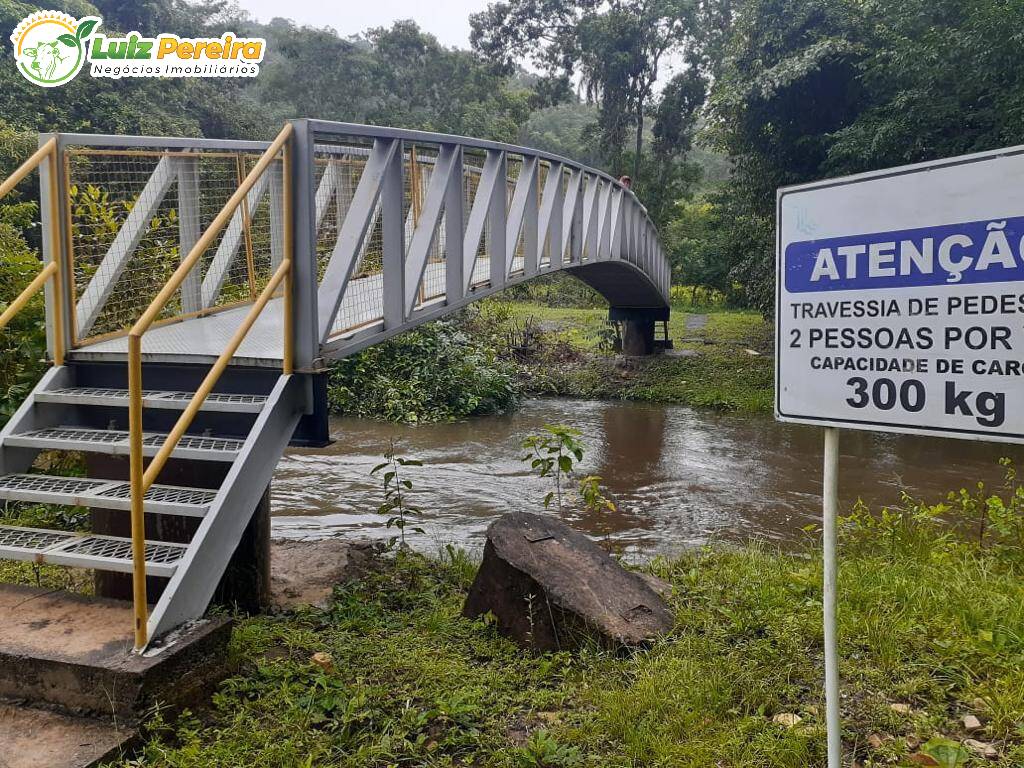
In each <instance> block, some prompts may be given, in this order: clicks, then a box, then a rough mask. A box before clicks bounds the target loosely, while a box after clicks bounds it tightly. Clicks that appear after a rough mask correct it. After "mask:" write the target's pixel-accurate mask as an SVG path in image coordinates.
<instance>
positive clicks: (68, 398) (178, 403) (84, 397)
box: [36, 387, 267, 413]
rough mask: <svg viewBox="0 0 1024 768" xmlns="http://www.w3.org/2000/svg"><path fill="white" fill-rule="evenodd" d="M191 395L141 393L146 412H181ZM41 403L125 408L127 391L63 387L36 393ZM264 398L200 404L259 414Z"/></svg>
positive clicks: (219, 398)
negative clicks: (157, 409) (159, 410)
mask: <svg viewBox="0 0 1024 768" xmlns="http://www.w3.org/2000/svg"><path fill="white" fill-rule="evenodd" d="M193 396H194V393H192V392H165V391H163V390H158V389H146V390H143V391H142V405H143V407H145V408H162V409H166V410H175V411H183V410H185V408H186V407H188V404H189V403H190V402H191V401H192V398H193ZM36 401H37V402H40V403H67V404H72V405H106V406H117V407H119V408H121V407H123V408H127V407H128V390H126V389H112V388H106V387H65V388H62V389H50V390H47V391H44V392H37V393H36ZM266 403H267V398H266V396H265V395H236V394H230V393H225V392H214V393H212V394H210V395H207V397H206V400H204V401H203V407H202V410H204V411H219V412H222V413H259V412H260V411H261V410H263V406H264V405H266Z"/></svg>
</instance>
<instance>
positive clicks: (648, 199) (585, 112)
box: [0, 0, 1024, 314]
mask: <svg viewBox="0 0 1024 768" xmlns="http://www.w3.org/2000/svg"><path fill="white" fill-rule="evenodd" d="M50 5H53V6H55V7H56V8H58V9H60V10H64V11H66V12H68V13H70V14H72V15H75V16H83V15H87V14H96V15H99V16H102V17H103V24H104V26H105V28H107V29H109V30H113V31H130V30H138V31H140V32H143V33H150V34H152V33H156V32H159V31H167V30H172V31H175V32H177V33H178V34H182V35H210V36H217V35H220V34H221V33H222V32H224V31H228V30H230V31H233V32H237V33H239V34H248V35H258V36H262V37H266V38H267V40H268V45H267V57H266V59H265V61H264V63H263V68H262V72H261V74H260V76H259V77H258V78H256V79H254V80H245V81H237V82H236V81H231V80H201V79H194V80H144V79H137V80H133V79H125V80H117V81H110V80H96V79H93V78H90V77H78V78H76V79H75V80H74V81H73V82H71V83H70V84H68V85H66V86H64V87H61V88H55V89H42V88H38V87H36V86H34V85H32V84H30V83H28V82H27V81H25V80H24V78H22V77H21V76H20V75H19V74H18V73H17V71H16V69H15V67H14V66H11V63H12V62H11V58H10V57H11V53H10V51H9V50H6V49H5V50H4V52H3V54H2V55H0V60H2V61H3V62H4V65H3V66H0V174H3V173H6V172H9V171H10V170H11V168H12V167H13V166H14V165H15V164H16V162H17V161H18V160H19V159H21V158H23V157H24V155H25V151H26V148H27V147H29V146H31V144H32V143H33V141H34V139H33V138H32V134H34V133H35V132H38V131H49V130H62V131H97V132H111V133H117V132H120V133H139V134H177V135H189V136H200V135H201V136H209V137H234V138H263V139H265V138H269V137H270V135H271V134H272V133H273V132H274V131H275V130H276V129H277V127H278V126H279V125H280V124H281V122H283V121H284V120H285V119H287V118H289V117H296V116H316V117H320V118H324V119H334V120H344V121H349V122H357V123H358V122H364V123H371V124H385V125H393V126H398V127H405V128H415V129H425V130H431V131H438V132H445V133H455V134H463V135H471V136H477V137H481V138H488V139H496V140H502V141H508V142H515V143H522V144H526V145H530V146H535V147H537V148H540V149H545V150H549V151H554V152H557V153H560V154H564V155H567V156H569V157H572V158H574V159H577V160H579V161H582V162H585V163H588V164H591V165H596V166H599V167H602V168H604V169H606V170H608V171H609V172H611V173H613V174H622V173H629V174H630V175H632V176H633V177H634V189H635V190H636V191H637V194H638V195H639V196H640V198H641V200H642V201H643V202H644V204H645V205H646V206H647V208H648V210H649V211H650V213H651V216H652V218H653V219H654V220H655V222H656V224H657V226H658V227H659V229H660V231H661V234H662V238H663V241H664V242H665V244H666V246H667V249H668V251H669V253H670V255H671V258H672V261H673V268H674V277H675V279H676V280H677V281H678V282H681V283H685V284H687V285H695V286H702V287H707V288H712V289H715V290H717V291H720V292H722V293H723V294H725V295H726V296H727V297H728V299H729V300H730V301H731V302H733V303H735V304H740V305H745V306H752V307H756V308H758V309H760V310H762V311H764V312H765V313H766V314H770V312H771V310H772V300H773V299H772V296H773V290H772V286H773V284H774V274H773V269H774V266H773V265H774V247H773V232H774V200H775V190H776V189H777V188H778V187H779V186H783V185H788V184H794V183H799V182H804V181H809V180H813V179H819V178H823V177H828V176H836V175H842V174H848V173H856V172H860V171H865V170H871V169H876V168H881V167H886V166H891V165H897V164H904V163H910V162H917V161H923V160H930V159H934V158H940V157H948V156H952V155H958V154H963V153H967V152H974V151H979V150H985V149H994V148H998V147H1003V146H1009V145H1013V144H1018V143H1021V141H1022V140H1024V89H1022V88H1021V80H1022V79H1024V62H1022V59H1021V57H1020V55H1019V54H1020V40H1019V31H1018V30H1019V29H1020V27H1021V22H1024V6H1022V5H1020V4H1014V3H1001V2H971V3H968V2H965V1H964V0H931V1H929V2H924V0H907V1H906V2H902V3H890V2H882V1H881V0H866V1H865V0H605V1H604V2H598V0H500V1H499V2H493V3H490V4H488V5H486V6H484V7H483V9H482V10H481V11H480V12H479V13H477V14H474V15H473V16H472V17H471V20H470V21H471V27H472V35H471V49H469V50H460V49H455V48H448V47H445V46H443V45H441V44H440V43H439V42H438V41H437V40H436V39H435V38H434V37H432V36H431V35H429V34H426V33H424V32H423V31H422V30H420V29H419V28H418V27H417V25H416V24H415V23H414V22H412V21H399V22H396V23H394V24H393V25H392V26H390V27H387V28H378V29H369V30H362V31H360V32H358V33H356V34H340V33H339V32H338V31H336V30H334V29H331V28H328V27H314V26H305V25H299V24H296V23H294V22H292V21H289V20H287V19H284V18H276V19H273V20H271V21H269V22H268V23H266V24H260V23H256V22H255V21H253V20H252V19H251V18H250V17H249V16H248V14H247V13H246V12H245V11H243V10H241V9H240V8H239V7H238V6H237V5H236V4H234V3H232V2H228V1H227V0H199V1H198V2H186V1H185V0H142V1H141V2H136V1H134V0H93V2H85V0H72V1H71V2H63V3H55V4H48V5H47V7H50ZM40 7H41V6H39V5H37V4H35V3H25V2H19V1H18V0H0V27H3V28H5V29H12V28H13V27H14V26H15V25H16V24H17V23H18V22H19V21H20V19H21V18H23V17H24V16H26V15H27V14H29V13H31V12H32V11H34V10H38V9H39V8H40ZM283 12H284V13H287V10H286V9H285V10H284V11H283ZM30 196H31V193H26V195H25V196H24V198H23V199H21V200H15V201H14V202H15V203H17V204H19V205H21V206H22V207H21V208H19V209H18V210H16V211H15V210H11V211H7V212H6V213H4V214H3V216H0V225H2V226H5V227H6V228H7V229H6V230H5V231H6V235H5V238H6V240H5V242H13V240H14V239H16V240H18V241H19V242H21V241H22V240H23V236H24V235H25V234H26V230H24V229H21V231H20V233H19V227H17V226H15V224H14V223H15V222H25V221H30V220H31V218H32V215H33V214H36V213H37V212H36V211H34V210H32V209H31V200H30ZM25 204H28V205H29V207H28V208H26V207H24V206H25ZM31 229H32V227H31V226H29V227H28V231H27V234H28V238H27V239H28V244H31V242H32V232H31ZM12 247H13V246H12ZM20 247H21V246H19V248H20ZM26 247H27V246H26ZM22 250H24V249H22ZM19 252H21V251H19ZM16 283H17V281H14V284H16ZM0 298H2V297H0Z"/></svg>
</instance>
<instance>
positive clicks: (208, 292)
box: [64, 147, 284, 343]
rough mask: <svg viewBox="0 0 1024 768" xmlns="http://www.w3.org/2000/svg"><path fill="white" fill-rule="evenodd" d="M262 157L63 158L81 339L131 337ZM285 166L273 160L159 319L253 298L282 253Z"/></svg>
mask: <svg viewBox="0 0 1024 768" xmlns="http://www.w3.org/2000/svg"><path fill="white" fill-rule="evenodd" d="M259 156H260V155H259V153H258V152H220V151H216V152H215V151H209V152H206V151H195V152H181V151H161V150H148V149H147V150H141V149H125V150H113V149H111V150H106V149H83V148H75V147H72V148H70V149H68V150H67V151H66V152H65V153H64V169H65V175H66V182H67V186H68V201H67V210H66V215H67V218H68V222H69V229H70V233H71V234H70V238H69V242H68V246H69V254H70V262H71V265H72V269H73V273H74V278H73V281H72V283H73V285H72V288H73V298H74V301H75V304H76V313H75V332H76V333H75V338H76V340H77V341H78V342H79V343H82V342H88V341H92V340H95V339H97V338H101V337H105V336H109V335H113V334H118V333H123V332H124V331H126V330H127V329H128V328H129V327H130V326H131V325H132V324H133V323H134V322H135V321H136V320H137V319H138V318H139V317H140V316H141V314H142V312H143V311H144V310H145V309H146V308H147V307H148V306H149V304H150V303H151V302H152V301H153V299H154V298H155V297H156V295H157V293H158V292H159V291H160V289H161V288H162V287H163V286H164V285H165V284H166V282H167V281H168V279H169V278H170V277H171V275H172V274H173V273H174V271H175V270H176V269H177V268H178V266H179V264H180V262H181V260H182V259H183V258H185V256H187V255H188V253H189V251H190V250H191V248H192V246H193V245H194V244H195V242H196V241H197V240H198V239H199V237H200V235H201V234H202V233H203V232H204V231H206V229H207V228H208V227H209V226H210V224H211V223H212V222H213V220H214V218H215V217H216V216H217V215H218V214H219V213H220V212H221V210H222V209H223V208H224V205H225V203H227V201H228V200H229V198H230V197H231V196H232V195H233V194H234V193H235V192H236V190H237V189H238V187H239V185H240V183H241V181H242V179H243V178H244V177H245V176H246V174H247V173H248V172H249V171H250V170H251V169H252V167H253V165H254V164H255V163H256V162H257V161H258V159H259ZM282 171H283V169H282V162H281V161H276V162H273V163H272V164H271V165H270V167H269V168H268V169H267V170H266V172H265V173H264V174H263V178H261V179H260V181H258V182H257V185H256V187H255V188H254V190H253V192H251V193H250V194H249V195H248V196H247V197H246V199H245V200H244V201H243V202H242V204H241V206H240V207H239V208H238V210H237V211H236V213H235V214H234V216H233V217H232V219H231V220H230V222H229V224H228V225H227V227H225V229H224V230H223V231H222V232H221V233H220V234H219V235H218V236H217V237H216V238H215V239H214V241H213V243H212V244H211V246H210V247H209V248H208V249H207V250H206V252H205V253H204V254H203V257H202V259H201V260H200V262H199V264H198V265H197V266H196V268H195V269H194V270H193V272H192V274H190V275H189V277H188V278H187V279H186V281H185V283H184V285H183V286H182V288H181V290H179V291H178V292H176V294H175V296H174V297H172V298H171V300H170V301H169V302H168V304H167V305H166V306H165V307H164V309H163V310H162V312H161V314H160V316H159V319H160V320H168V319H172V318H177V317H180V316H188V315H194V314H202V313H205V312H211V311H216V310H218V309H223V308H225V307H229V306H234V305H237V304H239V303H243V302H248V301H252V300H253V299H254V298H255V296H256V295H257V294H258V293H259V292H260V291H261V290H262V289H263V288H264V287H265V286H266V283H267V280H268V279H269V277H270V275H271V274H272V272H273V268H274V267H275V266H276V264H277V263H279V260H280V259H281V258H282V257H283V250H284V231H283V230H284V226H283V210H282V202H281V201H282V198H283V189H282V185H283V181H284V180H283V173H282Z"/></svg>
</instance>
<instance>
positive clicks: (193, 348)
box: [72, 258, 490, 367]
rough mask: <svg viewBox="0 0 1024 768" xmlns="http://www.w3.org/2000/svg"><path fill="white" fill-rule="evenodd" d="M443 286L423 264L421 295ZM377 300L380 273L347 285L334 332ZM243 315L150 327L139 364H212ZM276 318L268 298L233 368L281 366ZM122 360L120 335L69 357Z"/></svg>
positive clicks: (434, 268) (378, 305)
mask: <svg viewBox="0 0 1024 768" xmlns="http://www.w3.org/2000/svg"><path fill="white" fill-rule="evenodd" d="M489 270H490V259H488V258H479V259H477V262H476V265H475V267H474V270H473V281H474V283H476V282H482V281H485V280H487V278H488V275H489ZM444 282H445V273H444V263H443V262H440V263H433V264H429V265H427V269H426V272H425V274H424V277H423V285H424V289H425V291H426V292H427V295H428V296H436V295H438V294H441V295H443V293H444ZM383 296H384V283H383V276H382V275H380V274H376V275H370V276H368V277H363V278H358V279H354V280H351V281H349V283H348V286H347V287H346V290H345V298H344V299H343V300H342V303H341V308H340V310H339V312H338V321H337V323H336V326H335V327H336V328H338V329H339V330H340V331H344V330H345V329H355V328H361V327H365V326H366V325H368V324H371V323H373V322H376V321H378V320H380V318H381V314H382V311H383ZM248 311H249V307H248V306H241V307H236V308H233V309H228V310H224V311H223V312H218V313H216V314H213V315H207V316H205V317H195V318H190V319H188V320H182V321H181V322H176V323H168V324H167V325H162V326H158V327H155V328H152V329H150V330H149V331H148V332H147V333H146V335H145V336H144V337H143V338H142V354H143V359H144V360H146V361H147V362H167V363H199V362H213V361H214V360H216V359H217V357H218V356H219V355H220V354H221V353H222V352H223V351H224V347H225V345H226V344H227V342H228V340H229V339H230V338H231V337H232V336H233V335H234V333H235V331H236V330H237V329H238V326H239V324H240V323H241V322H242V319H243V318H244V317H245V314H246V312H248ZM282 315H283V301H282V300H281V299H280V298H277V299H271V300H270V302H269V303H268V304H267V306H266V308H265V309H264V310H263V313H262V314H261V315H260V316H259V318H257V320H256V323H255V324H254V325H253V327H252V329H251V330H250V331H249V334H248V335H247V336H246V338H245V340H244V341H243V342H242V346H241V347H240V348H239V350H238V354H237V355H236V356H235V358H234V360H233V363H234V364H235V365H250V366H257V367H277V366H279V365H280V364H281V360H282V359H283V356H284V352H283V346H284V344H283V330H284V320H283V317H282ZM342 335H343V333H342ZM127 356H128V339H127V337H126V336H118V337H115V338H112V339H105V340H103V341H99V342H96V343H93V344H88V345H86V346H82V347H79V348H78V349H76V350H75V351H74V352H73V353H72V357H73V358H74V359H78V360H100V361H120V360H124V359H126V358H127Z"/></svg>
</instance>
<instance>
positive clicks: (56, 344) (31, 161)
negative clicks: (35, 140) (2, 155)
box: [0, 137, 64, 365]
mask: <svg viewBox="0 0 1024 768" xmlns="http://www.w3.org/2000/svg"><path fill="white" fill-rule="evenodd" d="M43 160H47V161H48V162H49V164H50V190H51V193H50V228H49V229H50V246H51V250H52V256H53V260H52V261H51V262H50V263H49V264H47V265H46V266H45V267H43V269H42V271H41V272H40V273H39V274H38V275H36V277H35V278H34V279H33V280H32V282H30V283H29V284H28V285H27V286H25V288H24V290H22V292H21V293H19V294H18V297H17V298H16V299H15V300H14V301H13V302H11V305H10V306H9V307H8V308H7V309H6V310H4V313H3V314H2V315H0V330H3V329H4V328H5V327H7V324H8V323H9V322H11V320H13V319H14V316H15V315H17V314H18V313H19V312H21V310H23V309H24V308H25V305H26V304H28V301H29V299H31V298H32V297H33V296H35V295H36V293H38V292H39V290H40V289H41V288H42V287H43V286H44V285H45V284H46V281H47V280H48V279H50V278H51V277H52V278H53V292H54V301H53V362H54V363H55V364H57V365H64V281H63V280H62V279H61V271H60V264H59V262H58V259H59V258H60V225H59V224H58V222H59V221H60V218H59V216H60V202H59V200H58V198H57V138H56V137H53V138H51V139H50V140H49V141H47V142H46V143H45V144H43V146H41V147H40V148H39V149H37V150H36V151H35V152H33V153H32V155H31V156H30V157H29V158H28V160H26V161H25V162H24V163H22V164H21V165H19V166H18V168H17V169H16V170H15V171H14V173H12V174H11V175H10V177H9V178H8V179H7V180H6V181H4V182H3V184H0V200H2V199H3V198H5V197H6V196H7V195H8V194H9V193H10V192H11V190H13V189H14V188H15V187H16V186H18V184H19V183H20V182H21V181H22V180H23V179H24V178H25V177H26V176H28V175H29V174H30V173H32V171H33V170H35V169H36V167H37V166H38V165H39V164H40V163H41V162H42V161H43Z"/></svg>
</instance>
